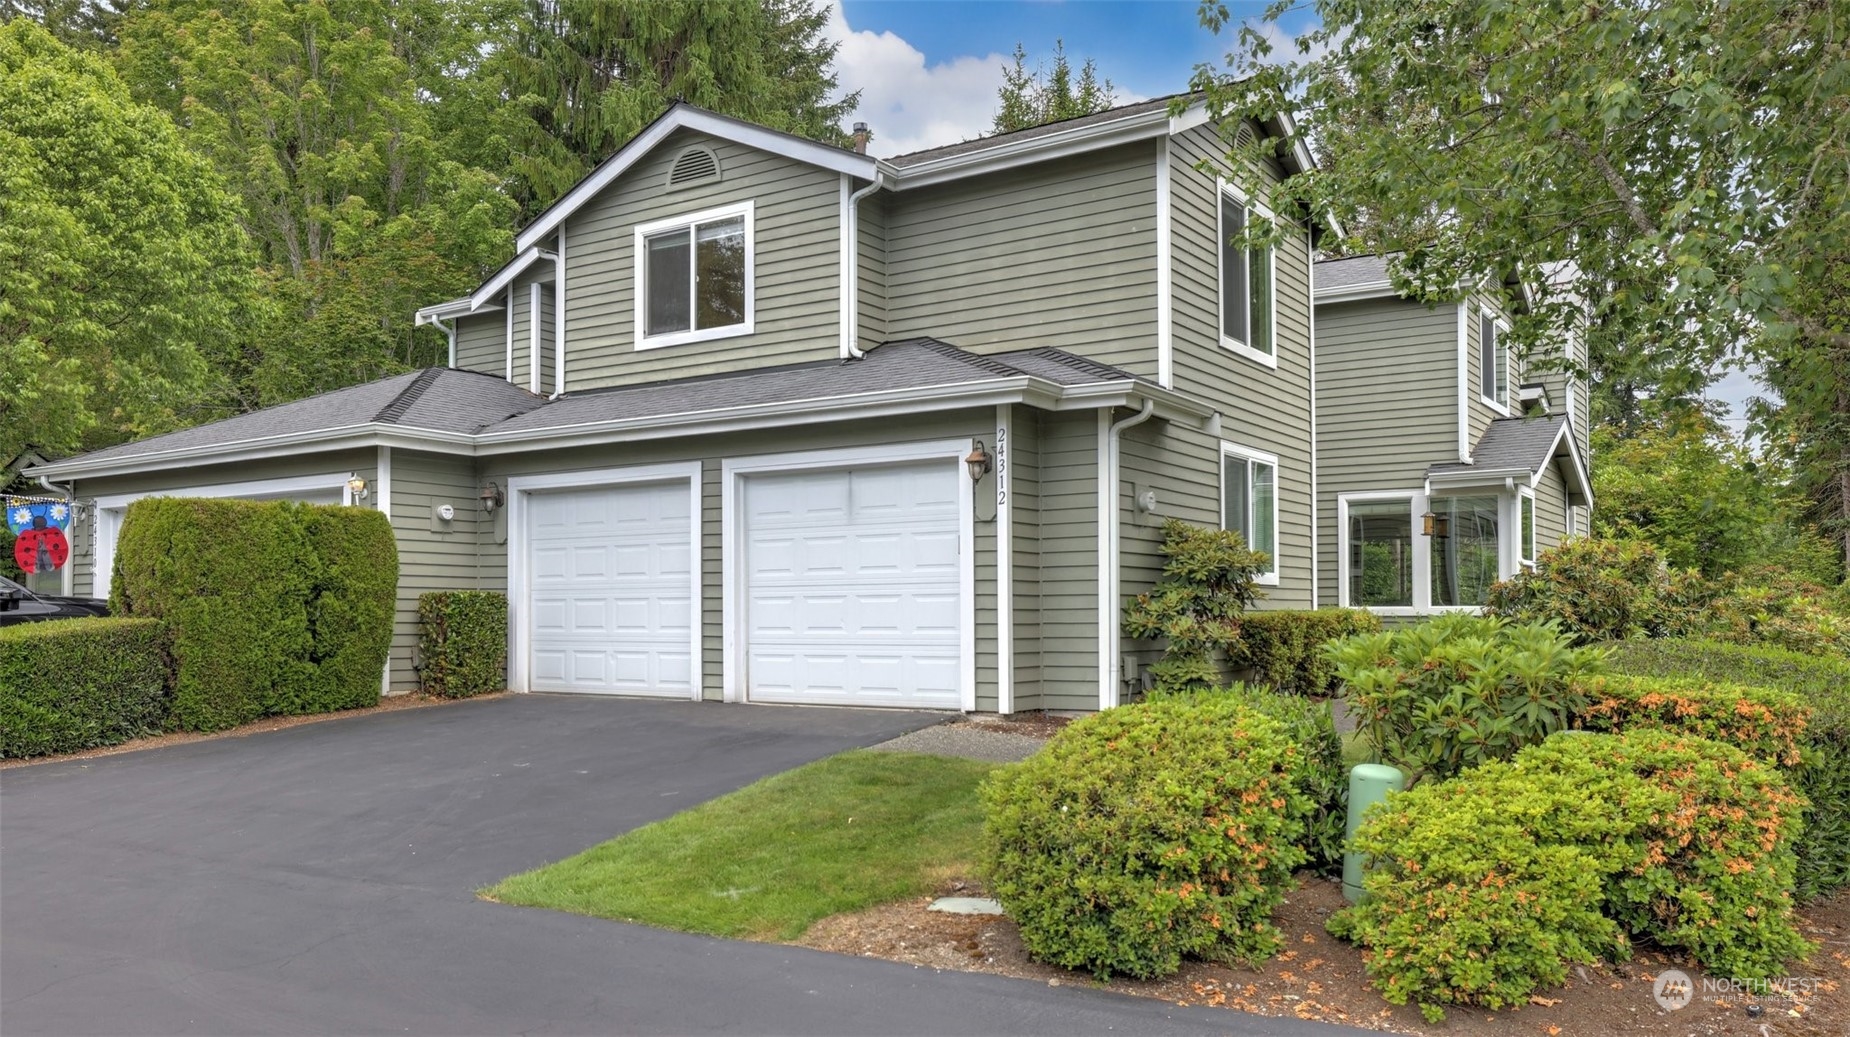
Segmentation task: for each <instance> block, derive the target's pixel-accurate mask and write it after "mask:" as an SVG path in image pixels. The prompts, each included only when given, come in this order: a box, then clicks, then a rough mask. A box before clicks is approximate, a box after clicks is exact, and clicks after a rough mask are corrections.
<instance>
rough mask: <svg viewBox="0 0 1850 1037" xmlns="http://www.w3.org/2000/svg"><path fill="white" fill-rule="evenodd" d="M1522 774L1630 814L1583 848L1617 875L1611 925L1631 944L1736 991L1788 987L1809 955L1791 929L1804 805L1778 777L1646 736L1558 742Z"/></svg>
mask: <svg viewBox="0 0 1850 1037" xmlns="http://www.w3.org/2000/svg"><path fill="white" fill-rule="evenodd" d="M1517 764H1518V768H1519V769H1520V770H1521V771H1523V772H1524V773H1525V774H1526V775H1527V776H1529V777H1530V778H1531V779H1535V778H1538V777H1540V776H1541V775H1561V776H1564V777H1565V778H1567V779H1568V780H1569V781H1570V782H1572V783H1574V784H1576V785H1578V786H1580V787H1581V788H1582V791H1583V793H1584V794H1585V795H1586V797H1587V799H1588V802H1589V804H1592V803H1593V802H1595V801H1597V800H1599V799H1602V798H1607V797H1611V798H1610V799H1609V803H1610V804H1613V805H1616V807H1617V809H1618V810H1620V811H1622V812H1623V814H1624V817H1625V819H1626V821H1627V822H1628V823H1627V824H1626V825H1624V826H1615V827H1614V828H1613V829H1612V830H1611V831H1609V832H1606V833H1602V834H1596V835H1595V836H1593V837H1592V842H1590V843H1589V844H1588V845H1589V846H1592V847H1603V851H1602V852H1604V853H1606V854H1609V855H1610V863H1613V864H1616V865H1617V867H1616V868H1613V869H1611V870H1610V871H1609V872H1608V873H1607V878H1606V891H1605V899H1606V913H1607V915H1608V916H1609V917H1611V918H1613V919H1614V920H1615V921H1617V922H1618V923H1619V924H1620V925H1622V926H1624V927H1625V929H1626V931H1628V932H1629V933H1631V934H1632V935H1633V936H1635V937H1648V938H1650V939H1651V940H1652V941H1654V942H1655V943H1657V944H1658V945H1659V946H1662V947H1673V948H1679V949H1681V950H1684V951H1687V952H1688V953H1689V955H1690V956H1691V957H1692V958H1694V959H1695V960H1696V962H1697V963H1698V964H1700V965H1701V966H1702V967H1703V968H1705V969H1708V970H1709V971H1710V972H1713V973H1716V974H1718V975H1724V976H1733V977H1736V978H1740V979H1764V978H1767V977H1771V976H1779V975H1783V974H1784V964H1785V963H1786V962H1787V961H1791V960H1795V959H1799V958H1803V957H1805V956H1807V955H1808V954H1810V953H1811V951H1812V950H1813V948H1812V945H1811V944H1810V943H1808V942H1807V941H1806V940H1805V938H1804V937H1803V936H1801V935H1799V932H1798V929H1797V928H1796V927H1795V926H1794V924H1793V917H1792V887H1793V879H1794V872H1795V869H1796V868H1797V858H1796V857H1795V856H1794V854H1793V851H1792V841H1793V840H1794V839H1795V838H1797V836H1798V834H1799V829H1800V812H1801V811H1802V809H1803V808H1804V800H1803V799H1802V798H1801V797H1799V796H1798V795H1796V794H1795V793H1794V792H1793V791H1792V790H1791V789H1790V788H1789V787H1788V786H1787V784H1786V782H1785V780H1784V779H1783V778H1781V777H1780V775H1779V772H1778V771H1777V770H1776V769H1774V768H1773V767H1771V766H1769V765H1766V764H1763V763H1760V762H1758V761H1756V760H1754V759H1753V758H1751V757H1749V756H1748V755H1747V754H1746V753H1743V752H1742V751H1741V750H1739V749H1736V748H1735V747H1733V746H1731V745H1723V744H1722V743H1720V742H1712V741H1710V740H1708V739H1706V738H1695V737H1690V736H1687V735H1680V734H1675V733H1671V732H1667V731H1650V730H1636V731H1629V732H1626V733H1624V734H1620V735H1616V736H1601V735H1590V736H1579V737H1575V736H1567V737H1561V738H1552V739H1550V740H1548V741H1547V742H1545V743H1543V744H1542V745H1539V746H1535V747H1533V748H1531V749H1528V750H1526V751H1524V752H1523V754H1522V755H1521V756H1520V757H1518V759H1517ZM1589 812H1590V813H1604V812H1605V811H1603V810H1598V809H1593V810H1590V811H1589ZM1626 829H1629V831H1627V830H1626Z"/></svg>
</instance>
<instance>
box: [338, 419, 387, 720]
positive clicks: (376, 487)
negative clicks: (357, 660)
mask: <svg viewBox="0 0 1850 1037" xmlns="http://www.w3.org/2000/svg"><path fill="white" fill-rule="evenodd" d="M344 497H345V499H346V500H347V501H348V502H351V501H352V500H353V495H352V494H351V493H348V494H345V495H344ZM373 501H374V506H375V507H377V508H378V509H379V511H380V512H381V513H383V514H384V515H385V524H386V525H387V526H390V525H391V524H392V448H391V447H389V446H381V447H380V448H379V460H378V470H377V471H375V472H374V473H373ZM392 537H393V539H394V540H396V539H397V537H398V531H397V530H396V529H394V530H393V531H392ZM394 625H396V624H394ZM392 636H393V639H394V640H396V639H397V636H398V635H397V631H396V630H394V631H393V635H392ZM392 647H393V646H391V645H390V644H389V643H388V645H387V647H386V650H385V669H384V671H383V672H381V673H380V674H379V694H380V695H382V696H383V695H390V694H391V693H392Z"/></svg>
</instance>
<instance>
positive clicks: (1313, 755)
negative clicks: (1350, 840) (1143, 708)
mask: <svg viewBox="0 0 1850 1037" xmlns="http://www.w3.org/2000/svg"><path fill="white" fill-rule="evenodd" d="M1221 697H1226V698H1231V699H1233V700H1234V701H1235V702H1238V703H1239V704H1240V705H1241V706H1244V707H1246V708H1248V709H1251V710H1254V711H1256V712H1258V713H1262V714H1264V715H1265V716H1268V717H1271V718H1272V719H1273V720H1276V721H1278V723H1279V724H1280V725H1281V726H1282V727H1283V728H1284V731H1285V736H1286V737H1288V738H1290V739H1291V740H1292V741H1293V742H1295V743H1297V746H1298V751H1299V757H1298V767H1297V771H1296V772H1295V774H1294V775H1293V779H1292V780H1293V782H1294V783H1295V784H1296V785H1297V788H1298V791H1299V792H1302V793H1303V794H1304V795H1305V796H1306V797H1307V798H1308V799H1309V800H1310V803H1311V807H1310V813H1309V814H1308V815H1307V816H1306V817H1305V819H1304V838H1303V840H1302V842H1301V843H1300V844H1299V845H1300V846H1302V847H1303V849H1304V853H1305V856H1306V858H1307V861H1306V866H1307V867H1309V868H1311V869H1313V870H1316V871H1318V872H1321V873H1323V874H1329V875H1333V874H1336V873H1337V872H1340V871H1341V870H1342V866H1343V840H1344V839H1345V838H1346V837H1347V829H1346V825H1347V823H1348V810H1349V768H1348V766H1347V765H1346V764H1344V762H1343V740H1342V736H1341V735H1339V734H1337V733H1336V717H1335V715H1334V714H1333V713H1332V712H1331V710H1330V704H1329V703H1328V702H1326V701H1319V700H1316V699H1308V698H1305V697H1304V696H1302V695H1290V694H1284V693H1281V692H1278V691H1274V690H1272V689H1271V688H1267V687H1264V686H1251V687H1249V686H1247V685H1245V684H1231V685H1228V686H1227V687H1225V688H1214V689H1211V690H1207V691H1187V692H1174V693H1171V692H1164V691H1157V692H1154V693H1152V695H1151V698H1152V699H1153V700H1160V699H1166V698H1181V699H1189V700H1193V699H1200V698H1221Z"/></svg>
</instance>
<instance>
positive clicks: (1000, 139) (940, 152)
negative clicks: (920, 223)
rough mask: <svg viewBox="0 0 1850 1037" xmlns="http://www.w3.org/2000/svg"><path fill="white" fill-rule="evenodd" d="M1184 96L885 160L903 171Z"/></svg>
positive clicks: (1145, 109) (1120, 115)
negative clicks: (939, 159)
mask: <svg viewBox="0 0 1850 1037" xmlns="http://www.w3.org/2000/svg"><path fill="white" fill-rule="evenodd" d="M1186 96H1189V95H1187V94H1170V95H1169V96H1167V97H1153V98H1151V99H1150V100H1148V101H1138V102H1137V103H1135V104H1127V105H1121V106H1119V107H1117V108H1107V109H1106V110H1104V111H1102V112H1094V113H1093V114H1091V115H1081V116H1079V117H1078V118H1074V119H1062V120H1061V121H1059V122H1050V123H1046V124H1045V125H1041V126H1030V127H1029V128H1027V129H1025V130H1016V131H1014V132H1013V133H998V134H996V135H995V136H992V137H978V138H977V139H975V140H966V141H961V142H959V143H957V144H946V145H944V146H942V147H937V148H927V149H925V150H924V151H912V152H907V153H906V154H904V155H894V156H893V157H892V158H889V159H887V160H886V161H887V162H888V163H889V164H891V165H895V166H898V167H899V168H901V169H904V168H905V167H907V166H915V165H918V164H919V163H921V162H930V161H931V160H933V159H938V158H946V157H948V156H951V155H962V154H965V153H967V152H972V151H982V150H984V149H986V148H993V147H998V146H1000V145H1003V144H1014V143H1015V142H1017V141H1023V140H1033V139H1034V138H1036V137H1045V136H1047V135H1049V134H1052V133H1060V132H1064V131H1066V130H1070V129H1075V128H1077V127H1081V126H1090V125H1093V124H1095V123H1101V122H1112V121H1114V120H1117V119H1123V118H1126V117H1129V116H1133V115H1142V114H1144V113H1145V112H1153V111H1156V110H1158V109H1162V108H1168V107H1169V102H1171V101H1173V100H1175V99H1176V98H1178V97H1186Z"/></svg>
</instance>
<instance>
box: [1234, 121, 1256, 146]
mask: <svg viewBox="0 0 1850 1037" xmlns="http://www.w3.org/2000/svg"><path fill="white" fill-rule="evenodd" d="M1258 139H1259V135H1258V134H1257V133H1254V132H1253V124H1252V123H1250V122H1243V123H1241V124H1240V128H1239V129H1237V130H1234V131H1233V145H1234V147H1236V148H1250V147H1252V146H1253V142H1254V141H1256V140H1258Z"/></svg>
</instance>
